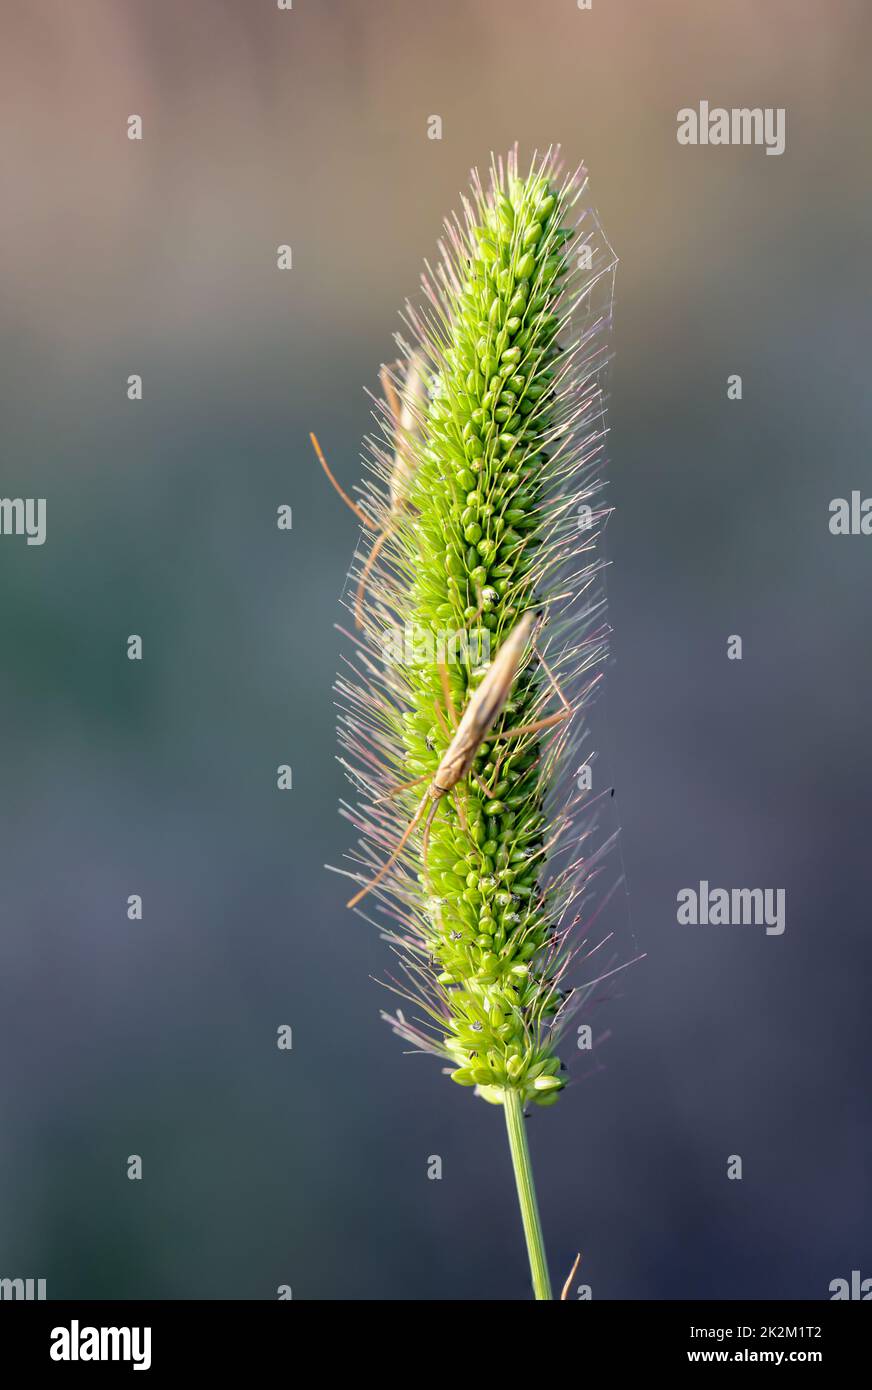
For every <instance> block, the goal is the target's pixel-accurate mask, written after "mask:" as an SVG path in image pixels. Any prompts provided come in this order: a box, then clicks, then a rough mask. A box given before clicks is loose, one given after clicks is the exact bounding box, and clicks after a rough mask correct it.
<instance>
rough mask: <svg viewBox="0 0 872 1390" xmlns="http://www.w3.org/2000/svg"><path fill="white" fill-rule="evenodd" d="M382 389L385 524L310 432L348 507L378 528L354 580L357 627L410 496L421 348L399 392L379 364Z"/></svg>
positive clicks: (422, 392) (421, 391) (422, 395)
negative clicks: (389, 429) (388, 454)
mask: <svg viewBox="0 0 872 1390" xmlns="http://www.w3.org/2000/svg"><path fill="white" fill-rule="evenodd" d="M379 380H380V381H381V385H382V390H383V391H384V393H385V400H386V402H387V406H388V410H389V411H390V415H391V419H392V421H393V427H394V458H393V466H392V468H391V475H390V478H389V480H388V496H389V504H388V514H387V519H386V521H385V522H384V524H383V525H382V526H381V527H379V526H378V524H377V523H376V522H374V521H373V520H372V518H371V517H369V516H367V514H366V512H364V510H363V508H362V507H359V506H358V505H357V503H356V502H354V501H353V500H352V499H351V498H350V497H349V496H348V494H347V492H345V491H344V489H343V488H342V487H340V485H339V483H338V482H337V480H336V478H335V477H334V476H333V474H332V472H331V471H330V467H329V465H328V463H327V460H326V459H325V457H324V453H323V451H322V449H321V445H320V444H319V443H318V440H317V438H316V436H315V435H314V434H310V435H309V438H310V439H311V441H312V447H313V448H314V450H315V453H316V454H317V456H318V460H319V462H320V464H321V467H322V468H323V469H324V472H325V473H326V474H327V477H328V478H329V479H330V482H331V483H332V484H333V486H334V488H335V489H336V491H337V492H338V493H339V496H340V497H341V498H342V500H343V502H344V503H345V504H346V506H348V507H350V508H351V510H352V511H353V512H354V515H355V516H356V517H357V518H358V520H359V521H361V522H362V523H363V525H364V526H365V527H366V528H367V530H370V531H377V532H378V535H377V536H376V538H375V540H374V541H373V543H372V547H371V549H370V552H369V555H368V556H367V558H366V562H365V563H364V566H363V569H362V570H361V572H360V577H359V579H358V581H357V593H356V596H355V601H354V621H355V623H356V625H357V626H358V627H359V628H362V627H363V600H364V594H365V592H366V584H367V580H368V579H369V576H370V574H371V573H372V567H373V565H374V564H375V562H376V560H377V559H378V557H379V554H380V553H381V549H382V546H383V545H384V543H385V541H386V540H387V539H388V537H389V536H390V535H391V533H392V532H393V530H394V529H395V527H396V525H397V522H398V521H399V519H400V517H401V516H402V514H403V512H404V511H405V508H406V505H407V503H408V500H409V489H410V487H411V484H412V480H413V479H414V476H415V472H416V469H417V458H416V453H415V449H416V446H417V442H418V437H419V434H420V428H421V416H422V412H423V408H424V402H425V399H426V394H427V393H426V382H425V377H424V358H423V356H422V354H421V353H420V352H417V351H414V352H412V353H410V354H409V359H408V361H407V363H406V372H405V376H404V378H403V384H402V387H401V388H400V392H399V394H398V393H397V389H396V387H395V385H394V382H393V378H392V376H391V374H390V372H389V371H388V369H387V367H384V366H383V367H382V369H381V371H380V372H379Z"/></svg>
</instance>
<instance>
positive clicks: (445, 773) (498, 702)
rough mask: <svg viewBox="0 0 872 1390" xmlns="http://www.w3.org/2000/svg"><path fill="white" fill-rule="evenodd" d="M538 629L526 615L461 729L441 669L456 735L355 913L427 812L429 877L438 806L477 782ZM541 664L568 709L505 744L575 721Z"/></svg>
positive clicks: (522, 728)
mask: <svg viewBox="0 0 872 1390" xmlns="http://www.w3.org/2000/svg"><path fill="white" fill-rule="evenodd" d="M535 625H536V619H535V617H534V615H533V614H532V613H525V614H524V616H523V617H522V618H521V620H520V621H519V622H518V623H516V624H515V626H514V627H513V628H512V630H511V632H510V633H509V635H508V637H507V638H506V640H505V641H504V642H503V644H502V646H501V647H500V649H499V651H498V652H497V654H496V656H495V657H494V659H493V661H492V663H491V665H490V667H489V668H488V671H487V674H486V675H485V677H484V679H483V680H482V683H481V685H480V686H479V687H478V689H477V690H476V691H475V693H474V695H473V696H472V698H471V699H470V701H469V704H468V705H467V706H466V709H465V710H464V712H463V716H462V718H461V719H460V722H459V723H458V722H457V714H456V711H455V709H454V704H453V701H452V699H451V694H450V691H449V688H448V673H447V671H446V669H445V666H444V665H440V676H441V679H442V688H443V691H444V694H445V703H446V707H447V710H448V713H449V715H450V717H451V718H452V719H453V721H454V723H455V725H456V729H455V733H454V735H453V737H452V739H451V742H450V743H449V745H448V747H447V749H446V750H445V752H444V754H443V755H442V759H441V761H440V763H439V766H438V767H437V769H436V772H435V773H434V775H433V779H432V781H431V782H430V785H429V787H428V788H427V790H426V791H425V792H424V795H423V796H422V797H421V800H420V802H419V804H418V807H417V809H416V810H415V813H414V815H413V816H412V819H411V820H410V821H409V824H408V825H407V826H406V829H405V830H404V831H403V834H402V836H401V838H400V840H399V842H398V844H397V846H396V848H395V849H394V851H393V853H392V854H391V857H390V859H388V860H387V861H386V862H385V863H384V864H383V865H382V867H381V868H380V869H379V871H378V873H377V874H376V875H375V877H374V878H372V879H370V881H369V883H367V884H364V886H363V888H361V889H360V890H359V892H357V893H355V895H354V897H353V898H351V899H350V900H349V902H348V906H349V907H356V905H357V904H358V903H359V902H360V901H361V899H362V898H365V897H366V895H367V893H369V892H370V891H371V889H373V888H375V886H376V884H378V883H380V882H381V880H382V879H383V878H384V876H385V874H386V873H387V872H388V870H389V869H390V868H391V866H392V865H393V864H395V863H396V862H397V859H398V858H399V856H400V855H401V853H402V851H403V848H404V847H405V845H406V844H407V843H408V839H409V836H410V835H411V834H412V832H413V830H414V829H415V827H416V826H417V825H419V824H420V821H421V818H422V817H423V816H424V813H425V811H426V812H427V817H426V820H425V822H424V841H423V846H422V856H423V860H424V869H425V873H426V865H427V845H428V841H429V836H430V826H431V825H432V823H433V817H434V816H435V815H436V812H437V810H438V808H439V803H440V801H441V800H442V798H443V796H448V795H450V794H451V792H452V791H453V790H454V788H455V787H456V786H457V784H458V783H459V782H462V781H464V780H465V779H466V778H468V777H469V776H470V775H471V776H473V777H475V773H474V772H473V763H474V762H475V757H476V754H477V753H478V750H479V748H480V747H481V745H482V743H483V742H484V740H485V738H486V737H487V735H488V734H489V733H490V731H491V729H492V728H493V725H494V724H495V722H496V720H497V719H498V718H499V716H500V714H501V713H502V711H503V709H504V707H505V705H506V702H507V700H508V698H509V694H510V692H511V689H512V686H513V684H514V681H515V677H516V675H517V674H518V667H519V666H520V663H521V659H522V657H523V655H524V652H525V651H526V649H527V644H528V642H529V639H530V636H531V634H532V632H533V629H534V627H535ZM539 660H540V662H541V664H542V667H543V670H544V671H545V673H546V675H547V677H548V680H549V682H550V683H551V685H552V687H553V689H554V690H555V692H556V694H557V696H558V698H559V700H560V702H561V705H562V706H563V708H562V709H560V710H558V712H557V713H556V714H550V715H547V716H546V717H545V718H544V719H535V720H533V721H532V722H530V723H528V724H521V725H519V726H518V727H517V728H513V729H504V730H501V731H500V734H499V737H500V739H508V738H518V737H520V736H521V735H522V734H534V733H538V732H539V731H540V730H541V729H548V728H551V727H552V726H553V725H555V724H559V723H561V722H562V721H563V720H564V719H568V718H569V717H570V715H572V714H573V709H572V706H571V705H570V704H569V702H568V701H567V700H566V698H565V697H564V695H563V693H562V691H561V690H560V687H559V685H558V684H557V681H556V680H555V678H554V676H553V675H552V673H551V671H550V670H549V668H548V666H547V665H546V664H545V661H544V659H543V658H542V656H541V654H540V655H539ZM424 780H425V777H417V778H416V779H415V781H414V782H407V783H405V784H404V786H402V787H396V788H394V791H395V792H396V791H406V790H408V788H409V787H414V786H416V785H417V784H418V783H419V782H423V781H424ZM476 781H477V782H478V785H479V786H481V788H482V790H483V791H484V792H485V794H486V795H487V796H490V795H491V792H490V791H489V790H488V788H487V787H485V786H484V785H483V784H482V783H481V782H480V781H479V780H478V778H476ZM428 802H429V804H430V806H429V810H427V806H428ZM458 814H459V815H460V816H461V818H462V809H461V808H460V807H458Z"/></svg>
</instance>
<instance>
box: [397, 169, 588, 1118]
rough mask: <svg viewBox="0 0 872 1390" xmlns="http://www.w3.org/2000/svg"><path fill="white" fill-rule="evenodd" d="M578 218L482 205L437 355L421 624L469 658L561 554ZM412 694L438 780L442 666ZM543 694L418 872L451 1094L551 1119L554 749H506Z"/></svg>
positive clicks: (526, 689) (545, 203) (531, 691)
mask: <svg viewBox="0 0 872 1390" xmlns="http://www.w3.org/2000/svg"><path fill="white" fill-rule="evenodd" d="M562 211H563V207H562V201H561V197H560V194H559V193H558V192H555V191H554V189H553V187H552V186H551V185H550V184H549V182H548V180H547V179H546V178H543V177H541V176H539V175H531V176H530V177H529V178H527V179H519V178H516V177H514V175H513V174H512V173H511V171H510V172H509V174H508V176H507V177H506V178H504V179H503V180H502V182H501V184H500V183H498V184H497V187H496V188H495V190H494V193H493V195H492V196H491V197H490V198H487V199H485V198H482V200H481V202H480V205H479V207H478V208H477V210H476V222H475V225H473V226H471V227H470V229H469V230H468V233H467V234H466V235H465V237H464V247H463V256H462V257H460V258H459V260H460V262H461V265H460V269H461V272H462V273H461V275H460V278H459V280H458V281H457V285H456V288H455V289H454V291H453V294H452V302H451V304H450V314H449V315H448V317H447V327H446V331H445V333H444V335H442V336H441V337H440V339H439V341H438V342H436V343H435V344H434V343H432V342H431V344H430V350H431V358H433V359H434V364H433V365H434V372H433V380H434V381H435V382H436V383H437V385H436V388H435V395H434V397H433V399H432V400H431V401H430V404H429V408H428V412H427V418H426V421H425V424H424V431H423V438H422V442H421V459H420V465H419V468H418V471H417V474H416V478H415V483H414V487H413V491H412V498H411V500H412V503H413V515H414V526H413V529H412V531H411V532H410V534H411V535H413V538H414V551H415V563H414V566H413V577H412V583H411V595H410V603H409V608H408V610H407V611H408V615H409V618H410V621H411V622H412V624H413V625H414V626H415V628H416V629H418V630H419V631H420V630H424V631H428V632H429V633H431V634H432V638H433V643H434V645H435V648H436V649H437V650H440V649H443V650H444V649H445V647H446V640H448V642H449V647H448V649H449V651H453V652H454V654H455V656H456V655H457V651H458V646H457V644H455V646H454V647H453V648H452V647H451V646H450V638H451V635H452V634H457V633H462V632H467V633H470V632H471V633H473V634H474V633H475V631H476V630H479V639H478V640H479V642H482V643H483V641H484V633H486V634H487V640H488V642H489V646H490V657H491V659H492V658H493V656H494V655H495V653H496V651H497V650H498V649H499V645H500V643H501V641H502V640H503V639H504V638H505V636H506V635H507V634H508V632H510V631H511V629H512V628H513V627H514V626H515V624H516V623H517V621H518V620H519V618H520V617H521V616H522V615H523V613H524V612H525V611H527V610H528V609H530V608H532V607H535V606H537V605H538V604H540V603H541V601H542V597H543V596H541V595H539V594H538V593H537V588H536V586H537V580H538V577H539V564H540V558H541V547H542V546H543V543H544V542H546V541H547V539H548V525H549V496H548V485H547V463H548V458H549V453H548V448H547V446H548V443H549V442H550V434H549V432H550V431H551V430H553V426H554V401H555V391H554V383H555V375H556V366H557V361H558V358H559V348H558V346H557V343H556V336H557V331H558V326H559V322H560V317H559V313H558V305H559V301H560V291H561V285H560V282H561V277H562V276H563V275H564V274H565V272H566V270H567V257H566V243H567V241H568V240H569V239H570V237H571V236H572V232H571V231H570V230H568V229H566V228H564V227H563V226H561V212H562ZM546 597H547V596H546ZM477 646H478V644H477V642H476V640H475V638H474V637H471V638H470V642H469V649H468V653H467V655H466V659H462V660H457V659H455V660H451V659H450V657H449V660H448V664H447V671H448V678H449V683H450V688H451V696H452V703H453V705H454V708H455V710H456V711H457V713H458V714H460V713H462V711H463V709H464V708H465V707H466V705H467V703H468V700H469V698H470V697H471V695H472V693H473V692H474V691H475V690H476V688H477V687H478V685H479V683H480V681H481V679H482V678H483V676H484V674H485V670H486V664H485V663H482V662H479V663H478V664H476V657H477ZM460 650H461V651H462V647H461V648H460ZM404 679H405V681H406V684H407V688H408V691H409V696H410V700H409V708H408V709H407V711H406V713H405V715H404V720H403V732H402V738H403V744H404V747H405V751H406V759H407V765H408V768H409V776H410V777H415V776H422V777H423V776H427V777H429V778H432V776H433V774H434V773H435V771H436V768H437V767H438V765H439V761H440V758H441V757H442V755H443V753H444V751H445V749H446V748H447V746H448V743H449V740H450V737H451V735H452V733H453V729H452V727H451V716H450V713H449V711H448V710H447V709H446V707H445V706H446V702H445V698H444V693H443V689H442V685H441V680H440V676H439V671H438V666H437V664H436V663H435V662H433V661H432V660H431V661H430V662H424V663H416V662H410V663H408V665H407V667H406V669H405V671H404ZM543 690H544V685H543V676H542V674H541V671H540V670H539V669H538V667H537V663H536V661H535V659H533V660H531V661H529V662H528V663H527V664H526V665H525V666H524V667H523V668H522V670H521V672H520V674H519V676H518V678H517V680H516V682H515V684H514V686H513V688H512V691H511V693H510V698H509V702H508V704H507V705H506V708H505V710H504V712H503V715H502V716H501V717H500V718H499V719H498V720H497V722H496V725H495V727H494V728H493V729H492V731H491V733H490V735H489V736H488V737H487V740H486V742H485V743H483V744H482V745H481V747H480V748H479V751H478V755H477V757H476V760H475V765H474V775H472V776H470V777H469V778H468V779H466V780H465V781H464V782H462V783H460V784H459V785H458V786H457V788H456V790H455V792H454V794H453V796H451V797H446V798H443V800H442V802H441V805H440V807H439V810H438V812H437V814H436V816H435V819H434V821H433V824H432V830H431V834H430V841H429V850H428V855H427V864H426V867H425V866H424V865H423V864H422V867H421V871H420V879H421V883H422V887H423V891H425V892H426V893H428V894H429V901H428V908H427V914H426V918H425V921H426V923H427V925H426V928H425V931H426V949H427V951H428V952H429V953H430V956H431V958H432V961H433V962H434V965H435V972H436V974H437V976H438V983H439V985H440V986H441V987H442V995H443V999H444V1000H445V1001H446V1004H447V1011H448V1018H447V1020H445V1032H444V1037H443V1039H442V1046H443V1048H444V1052H445V1054H446V1055H447V1056H448V1057H449V1058H450V1060H451V1061H452V1063H453V1064H454V1066H455V1070H454V1071H453V1072H452V1076H453V1079H454V1080H455V1081H457V1082H458V1083H459V1084H461V1085H466V1086H477V1087H478V1088H479V1093H480V1094H481V1095H483V1096H484V1097H485V1098H486V1099H489V1100H492V1101H495V1102H499V1101H500V1100H501V1098H502V1093H503V1091H504V1089H505V1088H506V1087H511V1088H515V1089H517V1090H518V1091H520V1092H522V1093H523V1096H524V1098H525V1099H532V1100H534V1101H536V1102H538V1103H539V1104H550V1103H553V1101H555V1100H556V1098H557V1093H558V1092H559V1090H560V1088H561V1086H562V1084H563V1082H562V1080H561V1077H560V1075H559V1073H560V1070H561V1066H560V1061H559V1058H558V1057H557V1056H556V1055H555V1053H554V1050H553V1046H552V1044H551V1042H550V1034H549V1023H550V1022H551V1021H553V1019H554V1016H555V1014H556V1012H557V1010H558V1009H559V1007H560V1004H561V1000H562V996H561V993H560V991H559V990H558V989H557V988H556V986H555V985H554V983H553V981H552V979H551V978H550V976H549V963H550V957H551V955H552V954H553V951H552V948H553V944H554V924H553V922H552V921H551V920H549V910H548V908H549V905H548V900H547V894H546V893H545V892H544V890H543V889H542V888H541V887H540V879H541V877H542V870H543V866H544V856H545V851H544V843H545V831H546V823H545V817H544V815H543V803H544V797H545V794H546V790H547V788H546V785H545V781H544V774H543V770H542V757H541V754H542V746H541V745H540V740H539V737H538V736H537V735H535V734H534V735H526V736H522V738H520V739H503V738H501V737H500V731H501V730H508V729H510V728H512V727H516V726H519V725H521V724H526V723H528V722H530V721H531V720H533V719H535V718H536V716H537V713H541V711H542V695H543ZM484 788H487V792H486V791H485V790H484ZM417 795H418V796H420V790H419V791H418V793H417ZM411 805H414V801H410V806H411Z"/></svg>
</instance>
